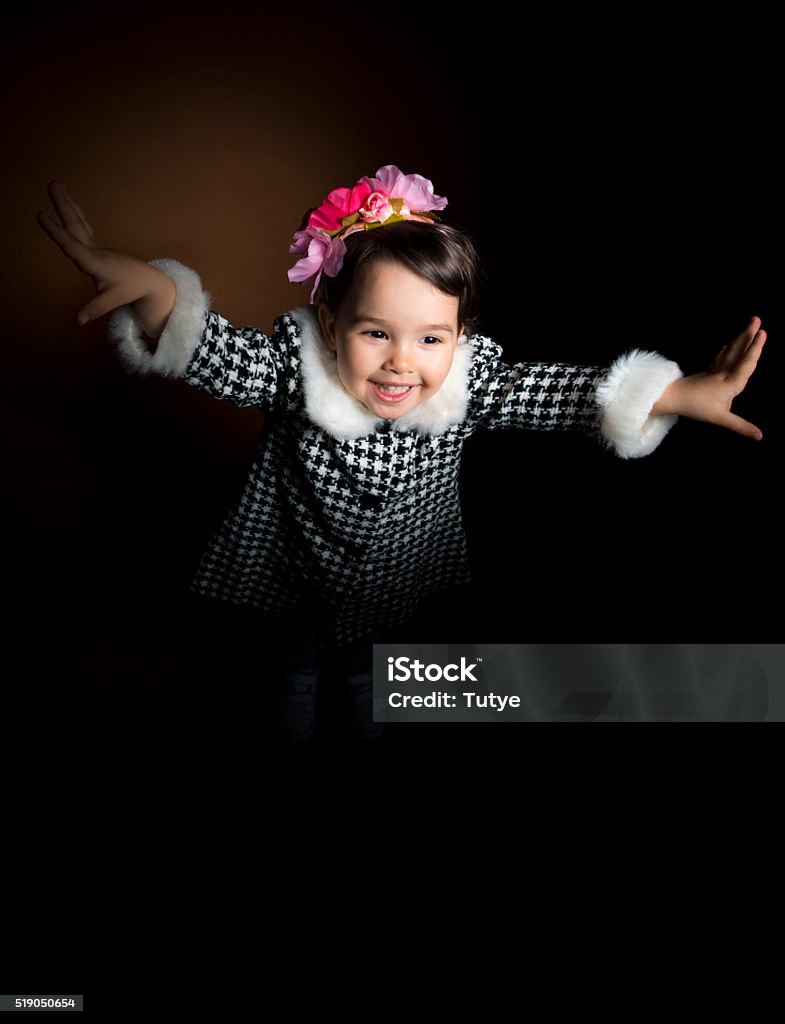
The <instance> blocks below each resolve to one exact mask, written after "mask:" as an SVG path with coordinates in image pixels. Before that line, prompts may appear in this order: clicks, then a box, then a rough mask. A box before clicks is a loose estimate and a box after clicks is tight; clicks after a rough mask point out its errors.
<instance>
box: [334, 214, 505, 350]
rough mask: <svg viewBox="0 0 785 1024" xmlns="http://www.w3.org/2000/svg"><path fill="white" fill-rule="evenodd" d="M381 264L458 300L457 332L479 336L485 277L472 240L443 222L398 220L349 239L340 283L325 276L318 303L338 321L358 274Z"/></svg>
mask: <svg viewBox="0 0 785 1024" xmlns="http://www.w3.org/2000/svg"><path fill="white" fill-rule="evenodd" d="M378 260H392V261H394V262H397V263H400V264H402V265H403V266H404V267H406V268H407V269H408V270H412V271H413V272H414V273H415V274H419V275H420V277H424V278H425V280H426V281H430V282H431V284H433V285H435V286H436V287H437V288H438V289H439V290H440V291H443V292H445V293H446V294H447V295H455V296H457V298H458V326H459V327H460V325H461V324H463V329H464V332H465V333H466V334H468V335H471V334H472V333H475V332H476V331H477V329H478V327H479V322H480V303H481V289H482V287H483V286H484V284H485V273H484V270H483V267H482V264H481V262H480V258H479V255H478V253H477V248H476V246H475V243H474V240H473V238H472V236H471V234H470V233H469V232H468V231H466V230H465V229H464V228H459V227H456V226H455V225H453V224H445V223H444V222H443V221H438V222H437V221H434V222H433V223H431V224H424V223H422V222H421V221H416V220H399V221H396V222H395V223H393V224H388V225H382V226H381V227H378V228H371V229H370V230H368V231H357V232H356V233H355V234H352V235H349V237H348V238H347V239H346V255H345V256H344V261H343V266H342V267H341V269H340V271H339V272H338V274H337V276H336V277H329V276H328V275H327V274H322V277H321V280H320V281H319V287H318V289H317V291H316V294H315V295H314V303H315V304H316V305H317V306H318V304H319V303H320V302H324V303H326V305H327V307H328V309H329V310H330V311H331V312H332V314H333V315H334V316H337V315H338V310H339V308H340V305H341V301H342V300H343V297H344V295H345V294H346V292H347V291H348V290H349V288H350V286H351V284H352V282H353V281H354V279H355V277H356V275H357V273H358V272H359V271H360V269H361V268H363V267H368V266H370V265H371V264H372V263H375V262H376V261H378Z"/></svg>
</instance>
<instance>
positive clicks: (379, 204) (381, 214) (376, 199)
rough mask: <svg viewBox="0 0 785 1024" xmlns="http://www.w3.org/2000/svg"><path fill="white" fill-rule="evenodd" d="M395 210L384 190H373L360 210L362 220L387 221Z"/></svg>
mask: <svg viewBox="0 0 785 1024" xmlns="http://www.w3.org/2000/svg"><path fill="white" fill-rule="evenodd" d="M394 212H395V211H394V210H393V208H392V206H390V200H389V199H388V198H387V196H386V195H385V194H384V193H383V192H371V194H370V195H369V196H368V197H367V198H366V200H365V202H364V203H363V205H362V206H361V207H360V209H359V210H358V213H359V216H360V220H364V221H368V222H375V221H385V220H387V218H388V217H389V216H391V214H393V213H394Z"/></svg>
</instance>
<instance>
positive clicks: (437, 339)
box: [423, 334, 442, 345]
mask: <svg viewBox="0 0 785 1024" xmlns="http://www.w3.org/2000/svg"><path fill="white" fill-rule="evenodd" d="M429 339H430V340H431V341H435V342H436V344H437V345H441V342H442V339H441V338H435V337H434V336H433V335H432V334H426V336H425V337H424V338H423V341H428V340H429Z"/></svg>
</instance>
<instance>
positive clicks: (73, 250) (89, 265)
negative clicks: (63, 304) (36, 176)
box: [35, 181, 165, 324]
mask: <svg viewBox="0 0 785 1024" xmlns="http://www.w3.org/2000/svg"><path fill="white" fill-rule="evenodd" d="M47 191H48V192H49V198H50V199H51V200H52V204H53V205H54V208H55V210H56V211H57V214H58V216H59V217H60V220H61V222H62V226H61V224H58V223H57V221H56V220H55V219H54V218H53V217H50V216H49V214H48V213H44V212H43V211H42V210H39V211H38V212H37V213H36V215H35V217H36V220H37V221H38V224H39V226H40V227H41V228H43V230H44V231H45V232H46V233H47V234H48V235H49V237H50V238H51V239H52V241H53V242H55V243H56V244H57V245H59V246H60V249H61V250H62V251H63V252H64V253H65V255H66V256H68V258H69V259H71V260H73V262H74V263H75V264H76V266H77V267H78V269H79V270H81V271H82V273H83V274H87V275H88V277H91V278H92V280H93V284H94V285H95V290H96V292H97V296H96V298H94V299H93V300H92V301H91V302H88V303H87V305H86V306H83V307H82V309H81V310H80V311H79V314H78V316H77V322H78V323H80V324H81V323H85V322H86V320H85V319H83V317H84V316H85V314H86V316H87V319H90V320H96V319H97V318H98V317H100V316H103V315H104V314H105V313H110V312H111V311H112V310H113V309H116V308H117V307H118V306H123V305H125V304H127V303H133V302H136V301H137V300H138V299H141V298H143V297H144V296H146V295H148V294H150V293H151V292H153V291H154V290H155V288H156V287H158V288H159V289H160V284H159V279H160V278H161V277H165V275H162V274H161V271H160V270H158V269H157V268H156V267H153V266H151V265H150V264H149V263H146V262H145V261H144V260H140V259H137V258H136V257H135V256H126V255H124V254H123V253H121V252H115V251H114V250H113V249H106V248H104V247H103V246H99V245H98V243H97V242H96V240H95V236H94V234H93V229H92V228H91V227H90V224H89V222H88V220H87V217H85V215H84V213H82V210H81V208H80V207H79V206H78V205H77V203H76V201H75V200H74V199H72V198H71V196H70V195H69V194H68V189H67V188H66V186H65V185H64V184H62V182H59V181H50V182H49V184H48V186H47Z"/></svg>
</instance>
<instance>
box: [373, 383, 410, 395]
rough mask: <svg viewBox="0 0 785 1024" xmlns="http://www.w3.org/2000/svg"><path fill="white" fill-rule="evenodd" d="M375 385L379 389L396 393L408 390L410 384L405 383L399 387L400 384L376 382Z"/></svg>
mask: <svg viewBox="0 0 785 1024" xmlns="http://www.w3.org/2000/svg"><path fill="white" fill-rule="evenodd" d="M376 387H377V388H379V390H380V391H389V392H390V394H392V395H397V394H400V392H402V391H408V390H409V388H410V387H411V385H410V384H407V385H406V386H405V387H401V386H400V385H394V384H377V385H376Z"/></svg>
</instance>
